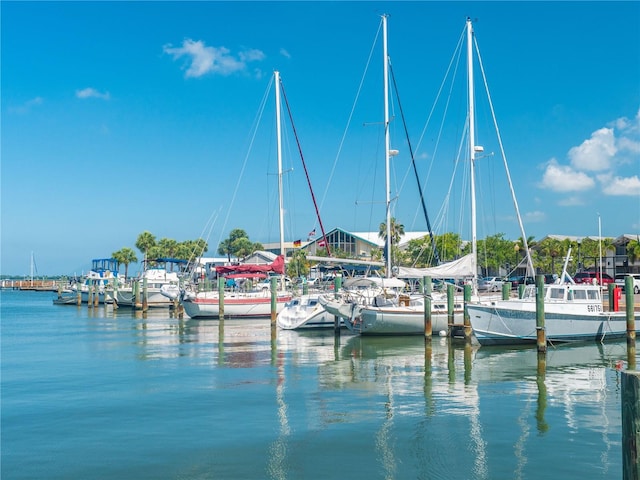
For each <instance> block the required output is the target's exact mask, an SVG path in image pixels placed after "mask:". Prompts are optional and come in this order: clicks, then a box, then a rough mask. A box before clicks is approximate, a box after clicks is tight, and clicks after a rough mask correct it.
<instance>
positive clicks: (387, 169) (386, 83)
mask: <svg viewBox="0 0 640 480" xmlns="http://www.w3.org/2000/svg"><path fill="white" fill-rule="evenodd" d="M382 45H383V46H382V55H383V66H382V72H383V77H384V158H385V190H386V206H387V219H386V225H387V228H386V230H387V232H386V233H387V241H386V243H387V258H386V262H387V266H386V270H387V272H386V277H387V278H390V277H391V191H390V190H391V174H390V166H389V154H390V148H391V147H390V144H389V60H388V58H389V57H388V53H387V15H382Z"/></svg>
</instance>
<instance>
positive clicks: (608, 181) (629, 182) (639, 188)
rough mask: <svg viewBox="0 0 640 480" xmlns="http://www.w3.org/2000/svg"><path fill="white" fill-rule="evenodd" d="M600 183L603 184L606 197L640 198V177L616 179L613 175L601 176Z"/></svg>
mask: <svg viewBox="0 0 640 480" xmlns="http://www.w3.org/2000/svg"><path fill="white" fill-rule="evenodd" d="M598 181H599V182H600V183H601V184H602V192H603V193H604V194H605V195H616V196H640V178H638V175H634V176H633V177H626V178H624V177H618V176H616V177H614V176H613V175H611V174H607V175H599V176H598Z"/></svg>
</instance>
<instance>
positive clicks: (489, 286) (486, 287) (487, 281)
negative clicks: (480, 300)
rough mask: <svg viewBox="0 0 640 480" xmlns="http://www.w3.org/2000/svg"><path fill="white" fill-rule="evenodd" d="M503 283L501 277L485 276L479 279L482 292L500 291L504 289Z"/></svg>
mask: <svg viewBox="0 0 640 480" xmlns="http://www.w3.org/2000/svg"><path fill="white" fill-rule="evenodd" d="M503 283H504V282H503V281H502V279H501V278H499V277H484V278H481V279H480V280H478V290H480V291H481V292H483V291H484V292H498V291H500V290H502V284H503Z"/></svg>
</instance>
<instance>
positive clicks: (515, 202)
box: [473, 36, 535, 273]
mask: <svg viewBox="0 0 640 480" xmlns="http://www.w3.org/2000/svg"><path fill="white" fill-rule="evenodd" d="M473 44H474V46H475V48H476V55H478V64H479V65H480V71H481V73H482V81H483V83H484V88H485V91H486V93H487V99H488V101H489V108H490V109H491V117H492V119H493V125H494V127H495V129H496V136H497V137H498V145H499V146H500V154H501V155H502V162H503V164H504V169H505V172H506V174H507V181H508V182H509V190H510V191H511V198H512V199H513V206H514V208H515V210H516V217H518V225H519V227H520V233H521V234H522V242H523V246H524V248H525V252H526V255H527V267H528V268H530V269H531V270H530V271H531V272H532V273H534V272H535V269H534V268H533V260H532V259H531V252H530V251H529V245H528V244H527V235H526V233H525V231H524V225H523V224H522V217H521V216H520V209H519V208H518V200H517V199H516V193H515V190H514V189H513V182H512V181H511V173H510V172H509V165H507V156H506V154H505V151H504V146H503V144H502V137H501V136H500V129H499V128H498V123H497V121H496V114H495V111H494V109H493V101H492V100H491V94H490V93H489V86H488V84H487V77H486V75H485V72H484V65H483V64H482V58H481V57H480V49H479V48H478V42H477V40H476V38H475V36H474V40H473Z"/></svg>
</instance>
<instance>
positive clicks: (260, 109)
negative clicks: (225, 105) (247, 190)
mask: <svg viewBox="0 0 640 480" xmlns="http://www.w3.org/2000/svg"><path fill="white" fill-rule="evenodd" d="M272 85H273V76H271V79H270V80H269V84H268V85H267V88H266V90H265V92H264V95H263V97H262V101H261V103H260V106H259V107H258V112H257V113H256V117H255V118H254V120H253V127H254V128H253V133H252V135H251V139H250V142H249V149H248V151H247V154H246V155H245V157H244V161H243V162H242V168H241V169H240V176H239V178H238V181H237V182H236V186H235V188H234V190H233V194H232V196H231V203H230V204H229V208H228V210H227V215H226V216H225V219H224V223H223V225H222V229H221V230H220V238H219V239H218V244H220V243H221V242H222V235H223V234H224V230H225V228H227V223H228V222H229V215H231V207H232V206H233V203H234V201H235V198H236V196H237V194H238V188H239V187H240V181H241V180H242V176H243V175H244V170H245V168H246V167H247V161H248V159H249V155H250V154H251V149H252V148H253V142H254V141H255V139H256V135H257V132H258V125H259V124H260V121H261V119H262V115H263V113H264V108H265V105H266V103H267V99H268V96H269V91H270V90H271V86H272Z"/></svg>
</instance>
